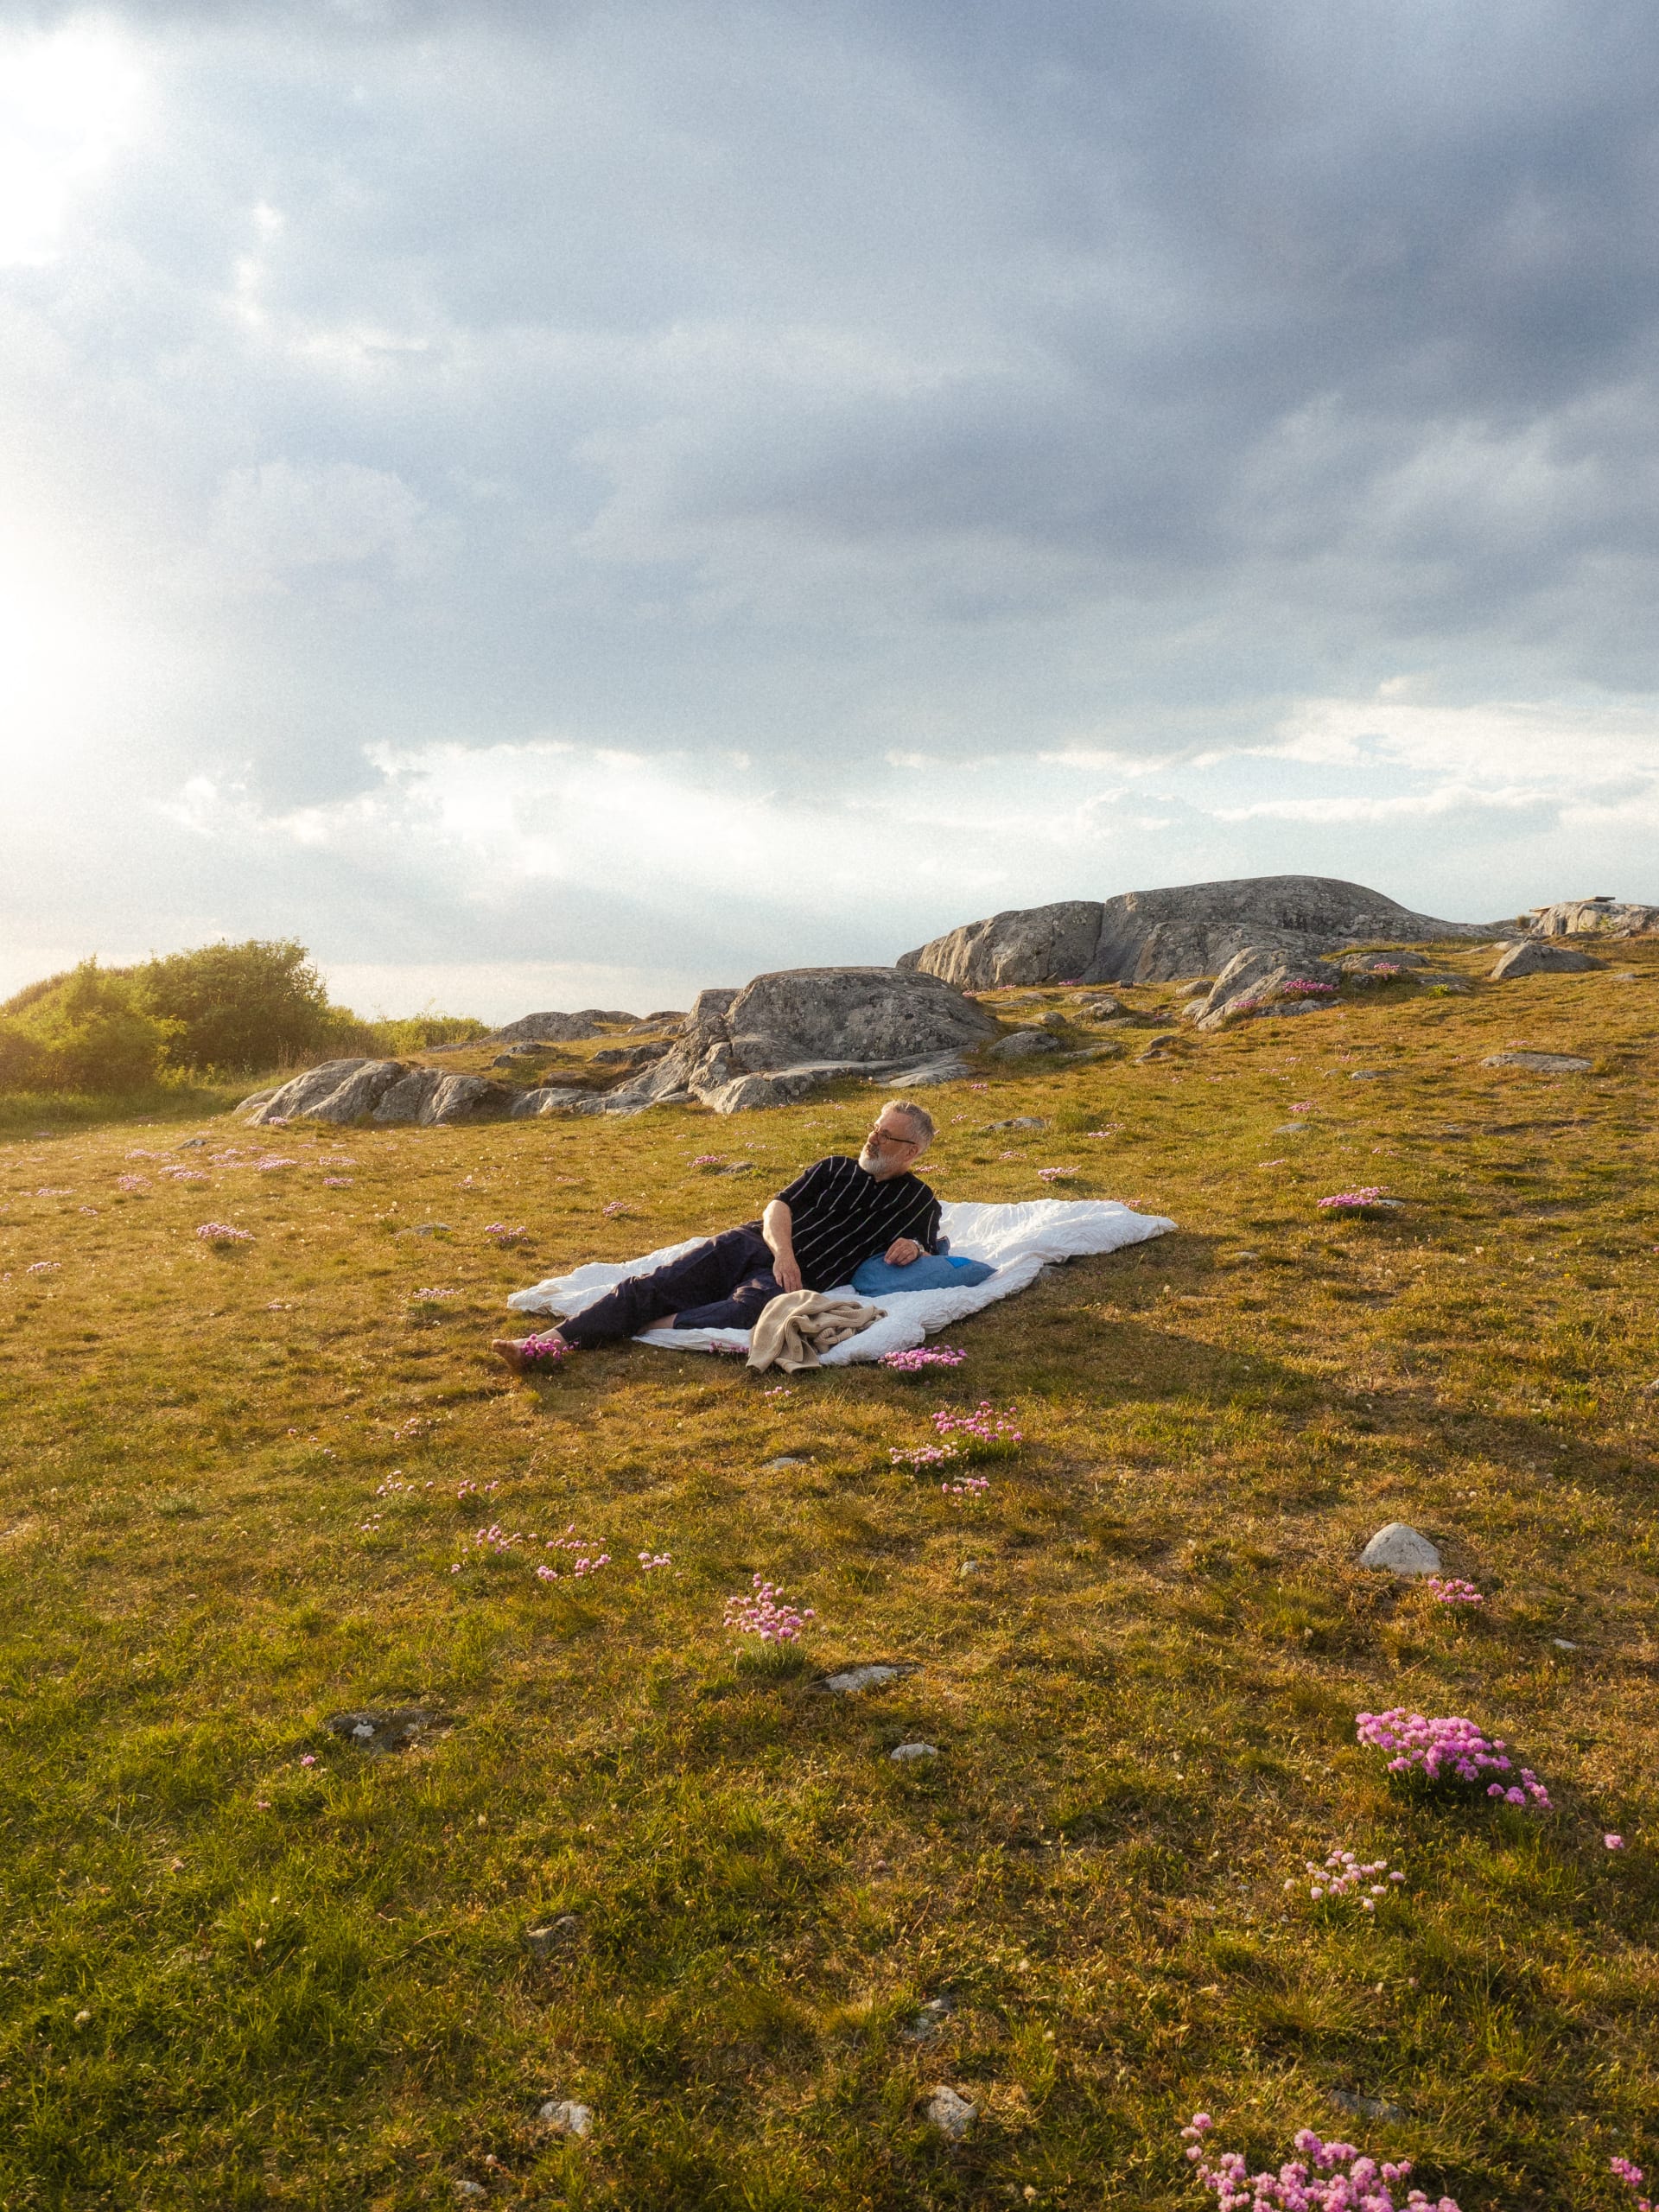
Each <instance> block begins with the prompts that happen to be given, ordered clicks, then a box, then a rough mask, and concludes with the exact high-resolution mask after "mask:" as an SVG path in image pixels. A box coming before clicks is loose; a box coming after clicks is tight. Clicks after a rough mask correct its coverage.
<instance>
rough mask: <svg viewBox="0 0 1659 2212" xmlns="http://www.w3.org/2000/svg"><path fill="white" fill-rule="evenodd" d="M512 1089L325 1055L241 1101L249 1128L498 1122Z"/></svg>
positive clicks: (403, 1063)
mask: <svg viewBox="0 0 1659 2212" xmlns="http://www.w3.org/2000/svg"><path fill="white" fill-rule="evenodd" d="M515 1095H516V1094H515V1093H514V1092H512V1091H511V1090H508V1089H507V1087H506V1085H505V1084H500V1083H492V1082H490V1080H489V1079H488V1077H486V1076H481V1075H446V1074H445V1073H444V1072H443V1071H442V1068H417V1067H413V1066H411V1065H410V1063H409V1062H408V1061H407V1060H325V1061H324V1063H323V1064H322V1065H321V1067H315V1068H307V1069H306V1071H305V1072H304V1074H303V1075H296V1077H294V1078H293V1079H292V1081H291V1082H289V1083H285V1084H283V1085H282V1086H281V1088H280V1089H279V1090H273V1091H271V1092H270V1093H269V1094H266V1095H263V1096H261V1095H256V1096H254V1097H253V1098H251V1099H245V1100H244V1101H243V1106H242V1111H243V1113H244V1116H245V1119H246V1121H247V1122H248V1123H249V1124H250V1126H251V1127H254V1128H258V1127H261V1126H263V1125H264V1124H265V1123H267V1122H419V1123H420V1124H421V1126H422V1127H423V1128H433V1127H435V1126H437V1125H439V1124H444V1125H448V1124H449V1123H451V1122H491V1121H499V1120H500V1119H501V1117H502V1116H504V1115H505V1114H506V1113H508V1112H509V1111H510V1110H511V1109H512V1102H513V1098H514V1096H515Z"/></svg>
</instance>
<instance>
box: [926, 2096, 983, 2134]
mask: <svg viewBox="0 0 1659 2212" xmlns="http://www.w3.org/2000/svg"><path fill="white" fill-rule="evenodd" d="M923 2094H924V2095H925V2097H926V2099H927V2102H926V2104H925V2106H924V2107H923V2109H924V2111H925V2113H926V2114H927V2118H928V2122H929V2125H930V2126H933V2127H937V2128H938V2131H939V2133H940V2134H941V2135H943V2136H944V2139H945V2141H946V2142H947V2143H960V2142H962V2141H963V2140H964V2139H965V2138H966V2136H967V2134H968V2131H969V2128H971V2127H972V2126H973V2124H974V2122H975V2121H976V2120H977V2119H978V2118H979V2107H978V2106H977V2105H970V2104H969V2101H968V2100H967V2098H966V2097H960V2096H958V2095H957V2092H956V2091H955V2090H954V2089H953V2088H950V2084H949V2083H948V2082H935V2083H934V2085H933V2087H932V2088H931V2089H926V2090H924V2091H923Z"/></svg>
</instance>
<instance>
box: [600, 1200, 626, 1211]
mask: <svg viewBox="0 0 1659 2212" xmlns="http://www.w3.org/2000/svg"><path fill="white" fill-rule="evenodd" d="M600 1211H601V1213H607V1214H619V1213H626V1212H627V1211H629V1207H628V1202H627V1200H626V1198H613V1199H612V1200H611V1202H610V1204H609V1205H603V1206H601V1208H600Z"/></svg>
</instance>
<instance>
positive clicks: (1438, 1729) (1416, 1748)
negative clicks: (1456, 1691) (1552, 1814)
mask: <svg viewBox="0 0 1659 2212" xmlns="http://www.w3.org/2000/svg"><path fill="white" fill-rule="evenodd" d="M1356 1726H1357V1732H1358V1736H1359V1740H1360V1742H1361V1743H1362V1744H1367V1745H1370V1747H1371V1749H1372V1750H1374V1751H1393V1752H1394V1753H1395V1754H1396V1756H1395V1758H1391V1759H1390V1760H1389V1773H1390V1774H1412V1773H1418V1774H1421V1776H1422V1777H1423V1778H1424V1779H1425V1781H1427V1782H1440V1781H1441V1780H1443V1779H1449V1778H1455V1779H1456V1780H1457V1781H1459V1782H1478V1781H1480V1780H1481V1779H1482V1778H1483V1777H1484V1776H1487V1775H1497V1774H1508V1773H1510V1772H1511V1771H1512V1770H1513V1769H1512V1764H1511V1762H1510V1759H1509V1758H1507V1757H1506V1756H1505V1753H1504V1748H1503V1738H1502V1737H1501V1736H1499V1737H1497V1738H1493V1740H1492V1741H1491V1742H1490V1743H1489V1742H1488V1741H1487V1739H1486V1738H1485V1737H1484V1736H1483V1735H1482V1734H1481V1732H1480V1731H1479V1729H1478V1728H1477V1727H1476V1726H1475V1724H1474V1722H1473V1721H1472V1720H1465V1719H1463V1718H1462V1717H1461V1715H1459V1714H1456V1713H1452V1714H1447V1715H1445V1716H1442V1717H1440V1718H1438V1719H1427V1718H1426V1717H1425V1715H1424V1714H1422V1713H1408V1712H1407V1710H1406V1708H1405V1707H1404V1706H1402V1705H1397V1706H1395V1707H1394V1708H1393V1709H1392V1710H1391V1711H1390V1712H1388V1713H1359V1714H1357V1716H1356ZM1514 1771H1518V1774H1519V1777H1520V1779H1519V1783H1518V1785H1516V1784H1515V1783H1510V1784H1509V1785H1508V1786H1507V1787H1506V1785H1505V1784H1504V1783H1501V1782H1490V1783H1488V1784H1487V1788H1486V1795H1487V1796H1489V1797H1502V1798H1503V1799H1505V1800H1506V1802H1508V1803H1510V1804H1511V1805H1526V1804H1528V1803H1531V1804H1534V1805H1537V1806H1540V1807H1541V1808H1542V1809H1543V1810H1544V1811H1545V1812H1548V1811H1549V1810H1550V1799H1549V1792H1548V1790H1547V1789H1545V1787H1544V1785H1543V1783H1541V1782H1540V1781H1539V1779H1538V1777H1537V1776H1536V1775H1535V1773H1534V1772H1533V1771H1532V1769H1531V1768H1530V1767H1526V1766H1523V1767H1522V1768H1520V1769H1518V1770H1514Z"/></svg>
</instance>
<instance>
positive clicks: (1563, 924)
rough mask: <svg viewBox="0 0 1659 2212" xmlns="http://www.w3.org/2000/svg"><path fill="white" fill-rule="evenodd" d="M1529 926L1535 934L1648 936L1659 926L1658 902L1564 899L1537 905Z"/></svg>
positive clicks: (1539, 935) (1547, 935) (1560, 935)
mask: <svg viewBox="0 0 1659 2212" xmlns="http://www.w3.org/2000/svg"><path fill="white" fill-rule="evenodd" d="M1527 926H1528V928H1529V930H1530V931H1531V932H1532V934H1533V935H1534V936H1535V937H1646V936H1648V935H1649V934H1650V933H1651V932H1652V931H1656V930H1659V906H1637V905H1636V904H1634V903H1633V902H1632V901H1630V900H1629V899H1611V898H1601V899H1559V900H1557V902H1556V903H1555V905H1554V906H1535V907H1534V908H1533V910H1532V912H1531V914H1530V915H1529V917H1528V920H1527Z"/></svg>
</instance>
